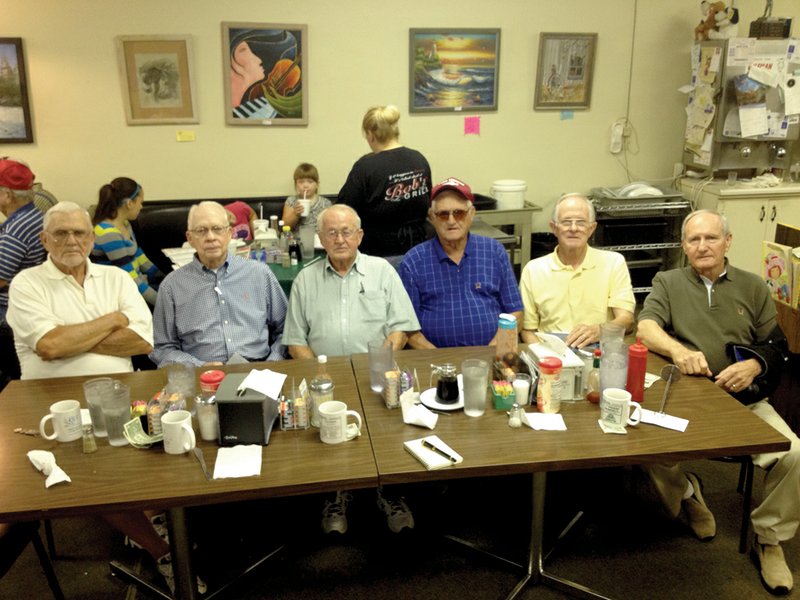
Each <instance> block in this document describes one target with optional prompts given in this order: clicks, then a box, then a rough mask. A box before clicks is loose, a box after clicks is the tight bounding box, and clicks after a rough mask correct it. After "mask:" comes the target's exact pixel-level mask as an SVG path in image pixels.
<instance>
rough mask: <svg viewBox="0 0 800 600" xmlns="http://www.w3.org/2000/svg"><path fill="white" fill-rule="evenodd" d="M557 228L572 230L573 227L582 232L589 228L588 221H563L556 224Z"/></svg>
mask: <svg viewBox="0 0 800 600" xmlns="http://www.w3.org/2000/svg"><path fill="white" fill-rule="evenodd" d="M558 226H559V227H560V228H561V229H572V228H573V227H574V228H575V229H577V230H578V231H583V230H584V229H587V228H588V227H589V221H584V220H583V219H564V220H563V221H559V222H558Z"/></svg>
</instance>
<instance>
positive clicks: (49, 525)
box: [44, 519, 58, 560]
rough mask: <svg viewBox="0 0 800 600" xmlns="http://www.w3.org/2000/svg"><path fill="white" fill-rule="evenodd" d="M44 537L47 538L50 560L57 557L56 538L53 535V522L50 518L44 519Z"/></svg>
mask: <svg viewBox="0 0 800 600" xmlns="http://www.w3.org/2000/svg"><path fill="white" fill-rule="evenodd" d="M44 537H45V540H47V552H48V553H49V554H50V560H55V559H57V558H58V557H57V556H56V539H55V538H54V537H53V522H52V521H51V520H50V519H44Z"/></svg>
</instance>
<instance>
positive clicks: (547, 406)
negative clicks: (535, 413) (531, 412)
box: [536, 357, 562, 413]
mask: <svg viewBox="0 0 800 600" xmlns="http://www.w3.org/2000/svg"><path fill="white" fill-rule="evenodd" d="M561 366H562V364H561V360H560V359H558V358H553V357H547V358H543V359H542V360H541V361H540V362H539V384H538V386H537V387H536V408H538V409H539V412H541V413H557V412H560V411H561Z"/></svg>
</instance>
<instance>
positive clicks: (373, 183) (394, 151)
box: [338, 105, 432, 263]
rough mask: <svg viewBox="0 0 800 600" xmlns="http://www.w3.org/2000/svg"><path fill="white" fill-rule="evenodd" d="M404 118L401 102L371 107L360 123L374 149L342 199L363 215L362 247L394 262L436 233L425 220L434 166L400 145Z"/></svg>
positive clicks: (358, 164)
mask: <svg viewBox="0 0 800 600" xmlns="http://www.w3.org/2000/svg"><path fill="white" fill-rule="evenodd" d="M399 120H400V111H399V110H398V109H397V107H396V106H391V105H390V106H374V107H372V108H370V109H369V110H368V111H367V114H366V115H364V119H363V121H362V123H361V126H362V129H363V131H364V137H365V138H366V139H367V143H368V144H369V147H370V148H371V149H372V153H371V154H366V155H364V156H362V157H361V158H359V159H358V160H357V161H356V163H355V164H354V165H353V168H352V169H351V170H350V174H349V175H348V176H347V181H345V183H344V186H342V189H341V191H340V192H339V198H338V202H342V203H344V204H347V205H349V206H352V207H353V208H354V209H355V210H356V212H357V213H358V215H359V216H360V217H361V224H362V227H363V229H364V239H363V241H362V242H361V250H362V251H363V252H364V253H365V254H371V255H373V256H383V257H387V258H389V259H390V262H392V263H394V262H399V260H400V259H401V258H402V256H403V254H405V253H406V251H408V249H409V248H411V247H412V246H415V245H417V244H419V243H420V242H422V241H424V240H426V239H427V238H429V237H430V235H431V234H432V229H431V228H430V226H429V224H428V223H427V220H426V217H427V214H428V208H429V207H430V192H431V168H430V166H429V165H428V161H427V160H426V159H425V157H424V156H423V155H422V154H421V153H419V152H417V151H416V150H412V149H411V148H406V147H405V146H403V145H401V144H400V141H399V137H400V129H399V127H398V126H397V122H398V121H399Z"/></svg>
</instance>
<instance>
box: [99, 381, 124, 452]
mask: <svg viewBox="0 0 800 600" xmlns="http://www.w3.org/2000/svg"><path fill="white" fill-rule="evenodd" d="M103 417H104V418H105V420H106V432H107V433H108V443H109V444H111V445H112V446H125V445H126V444H127V443H128V440H127V439H126V438H125V423H127V422H128V421H130V420H131V388H130V387H128V386H127V385H125V384H124V383H121V382H119V381H114V393H113V394H111V395H110V396H107V397H105V398H103Z"/></svg>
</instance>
